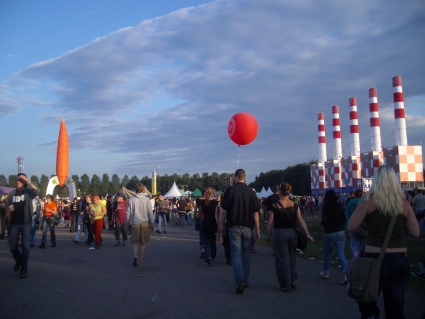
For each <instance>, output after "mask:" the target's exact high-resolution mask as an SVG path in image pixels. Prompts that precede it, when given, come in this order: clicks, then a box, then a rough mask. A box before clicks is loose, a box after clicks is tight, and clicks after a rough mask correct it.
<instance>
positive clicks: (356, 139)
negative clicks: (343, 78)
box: [348, 97, 360, 156]
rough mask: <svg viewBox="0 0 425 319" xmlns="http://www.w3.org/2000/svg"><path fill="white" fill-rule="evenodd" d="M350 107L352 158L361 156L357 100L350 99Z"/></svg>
mask: <svg viewBox="0 0 425 319" xmlns="http://www.w3.org/2000/svg"><path fill="white" fill-rule="evenodd" d="M348 104H349V107H350V136H351V154H350V155H351V156H359V155H360V134H359V116H358V114H357V99H356V98H355V97H350V98H349V99H348Z"/></svg>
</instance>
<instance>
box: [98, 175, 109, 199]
mask: <svg viewBox="0 0 425 319" xmlns="http://www.w3.org/2000/svg"><path fill="white" fill-rule="evenodd" d="M110 185H111V183H110V182H109V175H108V174H103V176H102V181H101V182H100V194H103V195H106V194H108V192H109V187H110Z"/></svg>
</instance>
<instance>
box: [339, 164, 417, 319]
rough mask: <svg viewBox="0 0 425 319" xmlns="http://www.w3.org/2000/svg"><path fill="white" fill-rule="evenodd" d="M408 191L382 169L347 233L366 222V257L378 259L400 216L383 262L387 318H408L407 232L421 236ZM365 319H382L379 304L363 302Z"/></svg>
mask: <svg viewBox="0 0 425 319" xmlns="http://www.w3.org/2000/svg"><path fill="white" fill-rule="evenodd" d="M404 197H405V196H404V192H403V190H402V189H401V187H400V182H399V180H398V178H397V175H396V174H395V173H394V171H393V169H392V168H390V167H388V166H381V167H380V168H379V169H378V173H377V174H375V176H374V177H373V183H372V187H371V189H370V191H369V193H368V194H367V195H366V197H365V200H363V201H362V202H361V203H360V204H359V206H357V209H356V210H355V211H354V213H353V215H352V216H351V218H350V219H349V220H348V225H347V230H348V231H350V232H352V231H356V230H357V229H358V228H359V227H360V225H361V224H362V223H363V222H364V223H366V225H367V228H368V231H369V235H368V238H367V241H366V246H365V256H366V257H370V258H376V259H378V256H379V252H380V250H381V246H382V244H383V242H384V238H385V235H386V232H387V229H388V226H389V224H390V221H391V218H392V217H393V216H396V217H397V219H396V223H395V225H394V229H393V232H392V234H391V238H390V241H389V243H388V247H387V250H386V253H385V256H384V258H383V260H382V263H381V276H380V290H382V292H383V295H384V306H385V316H386V318H388V319H390V318H405V317H404V314H403V312H404V310H403V306H404V291H405V289H406V285H407V281H408V279H409V274H410V262H409V259H408V258H407V246H406V239H405V230H406V229H407V231H408V232H409V233H410V234H411V235H412V236H414V237H419V235H420V232H419V224H418V222H417V220H416V217H415V213H414V212H413V209H412V207H411V206H410V204H409V203H408V202H407V201H406V199H405V198H404ZM359 310H360V312H361V315H362V318H378V317H379V308H378V306H377V305H376V303H359Z"/></svg>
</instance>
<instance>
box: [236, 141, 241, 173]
mask: <svg viewBox="0 0 425 319" xmlns="http://www.w3.org/2000/svg"><path fill="white" fill-rule="evenodd" d="M239 149H240V145H238V161H237V162H236V168H237V169H239Z"/></svg>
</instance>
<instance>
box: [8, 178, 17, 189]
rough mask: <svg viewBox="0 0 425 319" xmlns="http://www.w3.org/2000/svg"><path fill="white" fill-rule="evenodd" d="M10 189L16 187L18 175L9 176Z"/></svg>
mask: <svg viewBox="0 0 425 319" xmlns="http://www.w3.org/2000/svg"><path fill="white" fill-rule="evenodd" d="M8 186H9V187H13V188H14V187H16V175H9V184H8Z"/></svg>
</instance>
